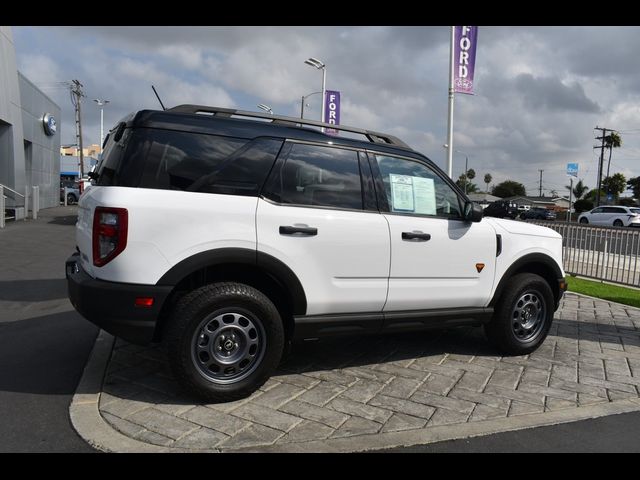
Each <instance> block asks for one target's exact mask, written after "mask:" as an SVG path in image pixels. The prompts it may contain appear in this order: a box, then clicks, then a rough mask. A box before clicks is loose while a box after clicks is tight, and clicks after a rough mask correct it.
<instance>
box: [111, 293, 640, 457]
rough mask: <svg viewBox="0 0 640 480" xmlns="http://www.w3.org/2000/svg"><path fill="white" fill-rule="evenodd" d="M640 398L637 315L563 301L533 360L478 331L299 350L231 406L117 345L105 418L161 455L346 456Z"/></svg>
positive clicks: (155, 358) (157, 357) (155, 359)
mask: <svg viewBox="0 0 640 480" xmlns="http://www.w3.org/2000/svg"><path fill="white" fill-rule="evenodd" d="M639 387H640V309H636V308H632V307H626V306H622V305H619V304H614V303H609V302H606V301H601V300H595V299H591V298H587V297H581V296H577V295H573V294H567V295H566V296H565V299H564V300H563V301H562V303H561V306H560V309H559V310H558V311H557V312H556V315H555V321H554V324H553V326H552V329H551V332H550V335H549V337H548V338H547V340H546V341H545V343H544V344H543V345H542V346H541V347H540V348H539V349H538V350H537V351H535V352H534V353H532V354H531V355H526V356H519V357H500V356H496V352H495V351H494V350H493V349H492V348H491V347H490V346H489V345H488V343H487V342H486V341H485V339H484V336H483V333H482V329H479V328H458V329H449V330H432V331H427V332H422V333H417V334H416V333H411V334H394V335H386V336H371V337H349V338H335V339H328V340H323V341H321V342H317V343H311V344H305V345H302V346H299V347H297V348H295V349H294V351H293V353H292V354H291V356H290V357H289V358H288V359H287V360H286V361H285V362H284V363H283V364H282V365H281V367H280V369H279V371H278V372H277V373H276V374H275V375H274V376H273V377H272V378H271V379H270V380H269V381H268V382H267V384H265V385H264V386H263V387H262V388H261V389H260V390H259V391H258V392H256V393H255V394H253V395H252V396H251V397H249V398H247V399H245V400H242V401H238V402H233V403H226V404H196V403H193V400H192V399H190V398H189V397H187V396H185V395H184V394H183V393H182V392H181V391H180V389H179V387H178V386H177V384H176V383H175V382H174V381H173V379H172V378H171V375H170V372H169V370H168V367H167V365H166V364H165V362H164V358H163V355H162V352H161V350H160V349H159V348H157V347H155V348H154V347H146V348H145V347H139V346H135V345H130V344H127V343H125V342H122V341H117V342H116V345H115V348H114V351H113V355H112V358H111V361H110V364H109V367H108V370H107V374H106V377H105V381H104V385H103V393H102V394H101V396H100V402H99V412H100V414H101V415H102V417H103V418H104V419H105V420H106V421H107V422H108V423H109V424H110V425H111V426H112V427H114V428H115V429H117V430H118V431H120V432H121V433H123V434H125V435H127V436H129V437H132V438H134V439H137V440H139V441H142V442H146V443H150V444H154V445H160V446H164V447H182V448H188V449H195V450H199V449H203V450H215V449H217V450H221V451H228V450H229V451H231V450H235V449H242V448H247V447H251V449H253V450H260V449H265V448H263V447H266V446H271V447H268V449H269V450H273V449H274V446H275V447H277V446H278V445H281V446H282V449H283V450H287V449H292V450H304V449H305V445H308V446H309V447H310V449H311V450H313V449H314V447H313V446H314V445H318V443H317V441H319V440H320V441H329V442H330V441H331V440H332V439H336V438H350V439H352V440H353V442H352V443H347V444H345V443H344V442H343V443H342V445H343V446H342V449H343V450H344V445H353V448H352V450H359V449H361V447H359V445H358V443H359V439H363V438H365V437H364V436H367V437H370V436H371V435H380V434H384V433H386V432H400V431H411V430H419V429H430V428H433V427H437V426H440V425H455V424H467V425H471V424H473V423H474V422H481V421H484V420H487V419H496V418H511V419H515V418H518V417H520V416H523V415H529V414H541V413H544V412H554V411H556V410H570V409H573V410H575V411H579V410H580V408H582V407H584V406H589V405H593V404H602V403H608V402H616V401H620V400H624V399H629V398H632V399H637V398H638V396H639ZM638 409H640V403H639V404H638ZM520 418H521V417H520ZM505 425H508V423H507V424H505ZM314 441H315V443H314ZM348 449H349V448H347V450H348Z"/></svg>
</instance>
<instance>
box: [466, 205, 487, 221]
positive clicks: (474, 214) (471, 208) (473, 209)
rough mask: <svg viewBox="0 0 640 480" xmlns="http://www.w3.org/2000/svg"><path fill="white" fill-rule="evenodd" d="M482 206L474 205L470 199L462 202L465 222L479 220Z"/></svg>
mask: <svg viewBox="0 0 640 480" xmlns="http://www.w3.org/2000/svg"><path fill="white" fill-rule="evenodd" d="M482 214H483V211H482V207H481V206H480V205H476V204H475V203H473V202H471V201H467V202H465V204H464V219H465V221H467V222H479V221H480V220H482Z"/></svg>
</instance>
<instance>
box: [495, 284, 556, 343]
mask: <svg viewBox="0 0 640 480" xmlns="http://www.w3.org/2000/svg"><path fill="white" fill-rule="evenodd" d="M553 312H554V301H553V293H552V291H551V288H550V287H549V284H548V283H547V282H546V281H545V280H544V279H543V278H542V277H540V276H539V275H535V274H533V273H520V274H518V275H515V276H514V277H513V278H511V279H510V281H509V285H508V286H507V287H506V289H505V290H504V292H503V293H502V295H501V297H500V299H499V300H498V303H497V305H496V308H495V312H494V315H493V319H492V320H491V322H490V323H488V324H486V325H485V326H484V329H485V333H486V335H487V338H488V339H489V341H490V342H491V343H492V344H493V345H495V346H496V347H498V349H500V350H501V351H503V352H504V353H507V354H512V355H525V354H527V353H530V352H532V351H534V350H535V349H536V348H538V347H539V346H540V344H542V342H544V339H545V338H546V337H547V334H548V333H549V328H550V327H551V322H552V321H553Z"/></svg>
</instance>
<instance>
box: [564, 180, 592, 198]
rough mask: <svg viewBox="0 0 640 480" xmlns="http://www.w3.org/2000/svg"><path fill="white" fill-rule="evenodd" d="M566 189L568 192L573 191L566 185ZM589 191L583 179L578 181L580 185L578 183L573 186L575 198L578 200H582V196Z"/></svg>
mask: <svg viewBox="0 0 640 480" xmlns="http://www.w3.org/2000/svg"><path fill="white" fill-rule="evenodd" d="M565 188H566V189H567V190H571V187H570V186H569V185H565ZM588 190H589V187H587V186H586V185H585V184H584V183H582V179H580V180H578V183H576V184H575V185H574V186H573V196H574V197H575V199H576V200H580V199H581V198H582V196H583V195H584V194H585V193H587V191H588Z"/></svg>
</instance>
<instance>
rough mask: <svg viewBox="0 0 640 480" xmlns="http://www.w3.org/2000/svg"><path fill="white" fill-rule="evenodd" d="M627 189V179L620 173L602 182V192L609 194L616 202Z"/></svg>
mask: <svg viewBox="0 0 640 480" xmlns="http://www.w3.org/2000/svg"><path fill="white" fill-rule="evenodd" d="M626 189H627V179H626V178H624V175H623V174H621V173H614V174H613V175H611V176H610V177H607V178H605V179H604V180H603V181H602V190H604V191H605V192H607V193H611V194H612V195H613V196H614V198H615V199H616V200H618V197H619V196H620V194H621V193H622V192H624V191H625V190H626Z"/></svg>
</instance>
